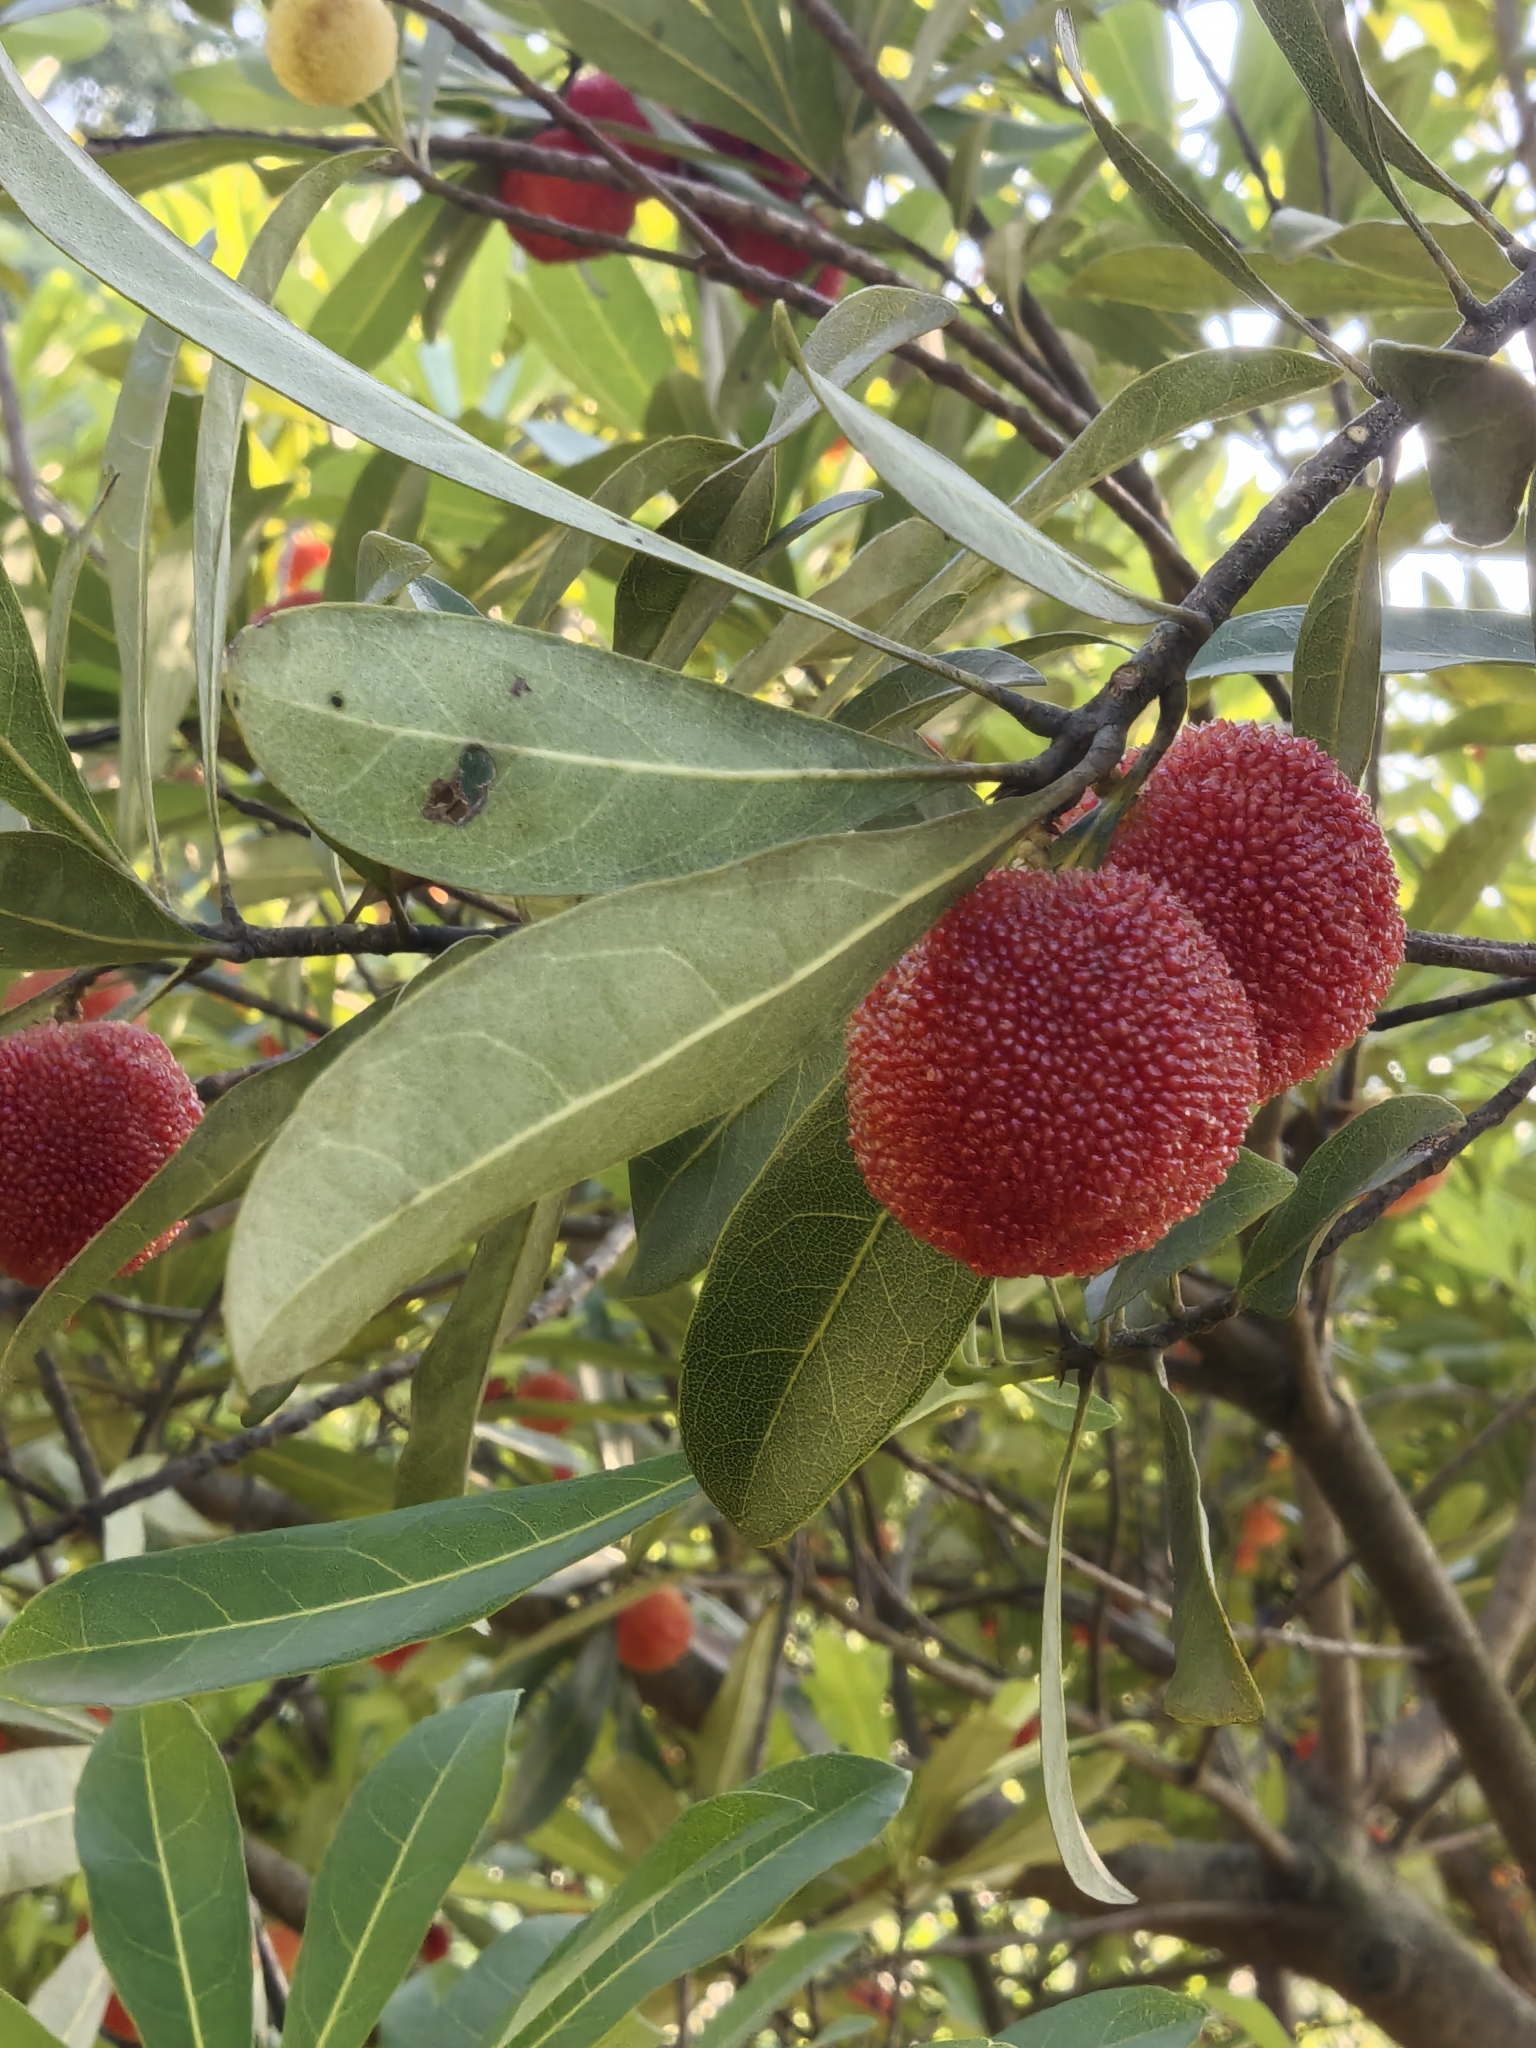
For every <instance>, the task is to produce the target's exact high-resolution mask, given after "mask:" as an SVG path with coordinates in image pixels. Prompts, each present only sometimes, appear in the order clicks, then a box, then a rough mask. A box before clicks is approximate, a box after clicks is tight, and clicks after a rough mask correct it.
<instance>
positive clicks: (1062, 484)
mask: <svg viewBox="0 0 1536 2048" xmlns="http://www.w3.org/2000/svg"><path fill="white" fill-rule="evenodd" d="M1337 375H1338V371H1337V369H1336V368H1335V367H1334V365H1333V364H1332V363H1330V362H1328V361H1327V360H1326V359H1325V358H1324V357H1322V356H1310V355H1304V354H1303V353H1302V352H1301V350H1299V349H1294V348H1219V349H1207V350H1203V351H1202V352H1201V353H1200V354H1198V355H1191V356H1175V357H1174V359H1173V361H1172V362H1168V363H1159V364H1158V365H1157V367H1156V369H1153V370H1148V371H1146V373H1145V374H1144V375H1142V376H1140V377H1137V378H1136V379H1135V380H1134V381H1133V382H1132V383H1130V384H1127V385H1126V387H1125V389H1124V390H1123V391H1117V392H1116V393H1115V395H1114V397H1113V398H1112V399H1110V401H1109V403H1108V404H1107V405H1106V406H1105V407H1104V409H1103V411H1102V412H1099V413H1096V414H1095V415H1094V417H1093V418H1092V419H1091V420H1090V421H1089V423H1088V425H1087V426H1086V427H1085V428H1084V429H1083V431H1082V432H1081V433H1080V434H1079V435H1078V437H1077V439H1076V440H1075V441H1074V442H1073V443H1072V445H1071V446H1070V447H1069V448H1067V449H1066V450H1065V451H1064V452H1063V453H1062V454H1060V455H1058V456H1057V458H1056V460H1055V461H1054V462H1053V463H1052V464H1051V466H1050V468H1049V469H1047V470H1046V471H1045V472H1044V473H1043V474H1042V475H1040V476H1037V477H1036V478H1035V480H1034V482H1033V483H1031V484H1030V485H1029V486H1028V488H1027V489H1026V490H1025V492H1024V494H1023V496H1022V497H1020V498H1018V499H1016V500H1015V501H1014V510H1015V511H1016V512H1018V513H1019V514H1021V516H1022V517H1023V518H1025V519H1043V518H1044V517H1045V515H1046V514H1047V513H1048V512H1052V511H1054V510H1055V508H1056V507H1057V506H1058V505H1060V504H1063V503H1065V501H1066V500H1067V499H1068V498H1070V497H1071V496H1072V495H1073V493H1074V492H1076V491H1081V490H1085V489H1086V488H1087V486H1088V485H1089V484H1093V483H1097V482H1098V480H1099V478H1100V477H1104V476H1109V475H1110V474H1111V473H1112V472H1113V471H1115V470H1117V469H1119V468H1120V466H1121V465H1122V464H1123V463H1126V462H1130V461H1132V460H1134V458H1135V457H1136V456H1138V455H1141V454H1143V453H1144V452H1145V451H1146V450H1147V449H1148V448H1155V447H1157V445H1158V444H1159V443H1160V442H1162V441H1171V440H1172V439H1173V438H1174V436H1175V435H1176V434H1182V433H1184V432H1186V431H1187V430H1188V429H1189V428H1190V427H1196V426H1199V425H1200V424H1201V422H1202V421H1205V420H1224V419H1230V418H1231V417H1232V416H1233V414H1235V413H1243V412H1247V411H1249V410H1250V409H1251V408H1252V407H1254V406H1256V405H1280V404H1283V403H1284V402H1285V400H1286V399H1288V398H1299V397H1300V396H1301V395H1302V393H1304V392H1307V391H1315V390H1316V389H1317V388H1318V386H1319V385H1320V384H1328V383H1331V382H1332V380H1333V379H1334V378H1335V377H1336V376H1337Z"/></svg>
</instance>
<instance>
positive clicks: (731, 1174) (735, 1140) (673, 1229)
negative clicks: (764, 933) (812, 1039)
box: [624, 1034, 843, 1295]
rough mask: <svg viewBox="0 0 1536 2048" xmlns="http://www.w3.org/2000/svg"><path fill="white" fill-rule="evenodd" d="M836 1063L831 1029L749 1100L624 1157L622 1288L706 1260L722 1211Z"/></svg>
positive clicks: (838, 1046) (672, 1283) (659, 1287)
mask: <svg viewBox="0 0 1536 2048" xmlns="http://www.w3.org/2000/svg"><path fill="white" fill-rule="evenodd" d="M842 1063H843V1044H842V1037H841V1034H839V1035H838V1036H837V1037H835V1038H829V1039H827V1040H826V1041H825V1042H824V1043H823V1044H821V1045H819V1046H817V1047H816V1048H815V1049H814V1050H813V1051H812V1052H809V1053H807V1054H806V1056H805V1058H804V1059H803V1060H798V1061H796V1063H795V1065H794V1066H792V1067H788V1068H786V1069H785V1071H784V1072H783V1073H782V1074H780V1075H779V1077H778V1079H777V1080H776V1081H773V1082H770V1084H769V1085H768V1087H766V1088H765V1089H763V1090H762V1091H761V1093H759V1094H757V1095H754V1096H753V1097H752V1099H751V1101H750V1102H744V1103H742V1104H741V1105H740V1106H739V1107H738V1108H736V1109H732V1110H729V1111H727V1113H726V1114H725V1115H724V1116H722V1117H717V1118H716V1119H715V1120H714V1121H713V1122H712V1123H707V1124H701V1125H699V1126H698V1128H697V1129H695V1130H691V1131H684V1132H683V1134H682V1136H681V1137H679V1138H670V1139H668V1141H667V1143H666V1144H665V1145H658V1146H657V1147H656V1148H655V1150H654V1151H651V1152H644V1153H642V1154H641V1155H640V1157H639V1158H638V1159H632V1160H631V1161H630V1163H629V1192H630V1199H631V1200H632V1202H633V1204H634V1210H635V1230H636V1233H637V1243H636V1246H635V1256H634V1258H633V1260H632V1261H631V1263H630V1268H629V1271H628V1273H627V1274H626V1275H625V1278H624V1292H625V1293H626V1294H629V1295H646V1294H664V1293H665V1292H666V1290H667V1289H668V1288H669V1287H676V1286H678V1285H679V1284H680V1283H681V1282H682V1281H684V1280H691V1279H692V1278H693V1276H694V1274H695V1273H698V1272H701V1271H702V1270H703V1268H704V1267H705V1266H707V1265H708V1264H709V1259H710V1254H711V1253H712V1252H713V1250H714V1248H715V1245H716V1243H717V1241H718V1240H719V1236H720V1233H721V1231H722V1230H723V1229H724V1228H725V1222H726V1218H727V1217H728V1216H729V1215H730V1213H731V1211H732V1210H733V1209H734V1208H735V1207H736V1204H737V1203H738V1202H739V1201H740V1200H741V1198H742V1196H743V1195H744V1194H745V1193H746V1191H747V1189H748V1188H749V1187H750V1186H751V1184H752V1182H753V1181H754V1180H755V1179H756V1178H757V1175H758V1173H759V1172H760V1171H761V1169H762V1166H763V1164H764V1162H765V1161H766V1160H767V1158H768V1156H769V1154H770V1153H771V1152H772V1151H773V1150H774V1148H775V1147H776V1146H777V1145H778V1142H779V1140H780V1139H781V1138H782V1137H783V1136H784V1133H785V1132H786V1131H787V1130H788V1129H789V1128H790V1126H791V1125H792V1124H794V1123H797V1122H798V1121H799V1119H800V1118H801V1116H803V1115H804V1113H805V1111H806V1110H807V1109H809V1107H810V1106H811V1104H812V1103H813V1102H814V1101H815V1099H816V1097H817V1096H818V1095H819V1094H820V1093H821V1091H822V1089H823V1088H825V1087H826V1085H827V1083H828V1082H829V1081H830V1080H831V1079H832V1076H833V1075H834V1074H835V1073H837V1072H838V1071H839V1069H840V1068H841V1066H842Z"/></svg>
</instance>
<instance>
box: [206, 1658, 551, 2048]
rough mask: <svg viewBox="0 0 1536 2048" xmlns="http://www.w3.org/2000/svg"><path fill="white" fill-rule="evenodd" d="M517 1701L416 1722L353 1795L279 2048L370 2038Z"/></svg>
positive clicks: (482, 1704)
mask: <svg viewBox="0 0 1536 2048" xmlns="http://www.w3.org/2000/svg"><path fill="white" fill-rule="evenodd" d="M517 1697H518V1696H517V1694H516V1693H505V1692H502V1693H489V1694H487V1695H485V1696H484V1697H483V1698H480V1699H472V1700H466V1701H465V1702H464V1704H463V1705H462V1706H458V1707H452V1708H450V1709H449V1710H448V1711H447V1712H446V1713H441V1714H434V1715H432V1716H431V1717H430V1718H429V1719H428V1720H425V1721H421V1722H418V1723H417V1725H416V1726H415V1727H414V1728H413V1729H412V1730H411V1732H410V1733H409V1734H408V1735H405V1736H402V1738H401V1739H400V1741H399V1742H397V1743H396V1744H395V1746H394V1748H393V1749H391V1750H390V1751H389V1753H388V1755H387V1756H386V1757H385V1758H384V1759H383V1761H382V1762H381V1763H377V1764H375V1765H374V1767H373V1769H372V1770H371V1771H370V1772H369V1773H368V1775H367V1777H366V1778H364V1780H363V1782H362V1783H361V1785H359V1786H358V1788H357V1790H356V1791H355V1792H354V1793H353V1795H352V1797H351V1799H350V1800H349V1802H348V1804H347V1809H346V1811H345V1813H343V1815H342V1817H341V1822H340V1825H339V1826H338V1827H337V1829H336V1833H335V1835H334V1836H333V1837H332V1839H331V1845H330V1847H329V1848H328V1849H327V1850H326V1852H325V1860H324V1862H323V1863H322V1864H321V1866H320V1870H319V1873H318V1875H317V1876H316V1878H315V1883H314V1890H313V1891H312V1893H311V1895H310V1902H309V1915H308V1918H307V1919H306V1921H305V1923H304V1946H303V1947H302V1948H301V1949H300V1951H299V1960H298V1967H297V1968H296V1969H295V1971H294V1975H293V1986H292V1989H291V1991H290V1993H289V1998H288V2018H287V2021H286V2023H285V2025H284V2027H283V2042H284V2048H362V2044H363V2042H364V2041H365V2040H366V2039H367V2038H368V2036H369V2034H370V2033H372V2031H373V2027H374V2023H375V2022H376V2021H377V2019H378V2017H379V2014H380V2013H381V2012H382V2011H383V2009H384V2003H385V2000H386V1999H387V1998H388V1997H389V1994H390V1992H391V1991H393V1990H394V1988H395V1986H396V1984H398V1983H399V1981H400V1979H401V1978H402V1977H403V1976H404V1975H405V1973H406V1971H407V1970H408V1969H409V1968H410V1966H411V1961H412V1959H413V1957H414V1956H415V1954H416V1951H417V1950H418V1949H419V1948H420V1946H421V1943H422V1940H423V1937H424V1936H425V1934H426V1931H427V1929H428V1927H429V1926H430V1925H431V1924H432V1916H433V1914H434V1913H435V1912H436V1911H437V1908H438V1905H439V1903H440V1901H441V1899H442V1896H443V1894H444V1892H445V1891H446V1890H447V1889H448V1886H449V1885H450V1884H451V1883H452V1881H453V1879H454V1877H455V1876H456V1875H457V1873H458V1871H459V1869H460V1868H461V1866H462V1865H463V1864H464V1862H465V1861H466V1859H467V1858H468V1856H469V1852H470V1850H471V1849H473V1847H474V1846H475V1842H476V1840H477V1839H478V1837H479V1834H480V1831H481V1829H482V1828H483V1827H484V1825H485V1822H486V1819H487V1817H488V1815H489V1814H490V1811H491V1808H492V1806H493V1805H494V1804H495V1800H496V1795H497V1793H498V1792H499V1791H500V1789H501V1777H502V1772H503V1770H504V1768H505V1766H506V1755H507V1736H508V1734H509V1733H510V1730H511V1726H512V1716H513V1714H514V1713H515V1712H516V1710H517ZM199 2048H201V2044H199Z"/></svg>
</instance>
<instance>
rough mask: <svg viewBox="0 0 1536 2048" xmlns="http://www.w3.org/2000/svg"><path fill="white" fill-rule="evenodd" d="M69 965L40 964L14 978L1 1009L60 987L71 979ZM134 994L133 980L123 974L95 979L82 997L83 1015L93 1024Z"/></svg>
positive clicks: (18, 1006) (15, 1006)
mask: <svg viewBox="0 0 1536 2048" xmlns="http://www.w3.org/2000/svg"><path fill="white" fill-rule="evenodd" d="M69 974H70V970H69V969H68V968H67V967H39V968H38V969H37V971H36V973H34V974H23V975H21V976H20V977H19V978H18V979H17V980H15V981H13V982H12V983H11V985H10V987H9V988H8V989H7V990H6V992H5V996H4V998H3V1000H0V1010H15V1009H19V1008H20V1006H21V1005H22V1004H23V1003H30V1002H31V1000H32V998H33V997H34V996H40V995H44V994H46V992H47V991H48V990H49V989H51V988H57V987H58V985H59V983H60V982H61V981H68V979H69ZM132 994H133V983H132V982H131V981H124V980H123V978H122V976H121V975H120V974H114V975H112V976H110V977H109V978H108V979H107V980H106V981H93V982H92V983H91V985H90V987H89V988H88V989H87V990H86V992H85V994H84V995H83V996H82V997H81V998H80V1014H81V1016H82V1017H83V1018H84V1019H85V1021H86V1022H87V1023H88V1024H89V1023H92V1022H94V1020H95V1019H96V1018H97V1017H105V1016H106V1014H107V1012H108V1011H109V1010H115V1009H116V1008H117V1006H118V1004H119V1003H121V1002H123V1001H125V1000H126V999H127V998H128V997H129V996H131V995H132Z"/></svg>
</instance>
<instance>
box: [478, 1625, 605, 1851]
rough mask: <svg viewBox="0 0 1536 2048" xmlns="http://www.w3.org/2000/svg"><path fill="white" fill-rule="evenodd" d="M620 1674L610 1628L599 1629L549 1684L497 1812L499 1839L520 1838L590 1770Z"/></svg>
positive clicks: (540, 1823) (538, 1824) (555, 1807)
mask: <svg viewBox="0 0 1536 2048" xmlns="http://www.w3.org/2000/svg"><path fill="white" fill-rule="evenodd" d="M618 1675H619V1664H618V1652H617V1646H616V1644H615V1641H614V1635H613V1631H612V1629H607V1628H600V1629H597V1630H595V1631H594V1632H593V1633H592V1634H591V1635H590V1636H589V1637H588V1638H587V1640H586V1642H585V1643H584V1644H583V1645H582V1648H581V1653H580V1655H579V1656H578V1657H577V1659H576V1661H575V1663H574V1664H573V1665H572V1666H571V1669H570V1670H569V1672H567V1674H566V1675H565V1677H564V1678H562V1679H561V1680H560V1681H559V1683H558V1684H556V1685H553V1686H551V1687H550V1689H549V1692H548V1693H547V1694H546V1696H545V1698H544V1701H543V1703H542V1705H541V1706H540V1707H539V1710H538V1712H537V1713H536V1714H535V1715H534V1717H533V1720H532V1722H531V1723H530V1725H529V1728H528V1732H527V1734H526V1735H525V1736H524V1738H523V1741H522V1744H521V1746H520V1748H519V1752H518V1759H517V1773H516V1776H515V1777H514V1778H513V1780H512V1783H511V1785H510V1786H509V1787H508V1790H507V1797H506V1800H505V1802H504V1803H503V1805H502V1808H501V1811H500V1813H499V1814H498V1815H497V1817H496V1835H497V1839H498V1841H505V1842H518V1841H521V1840H522V1839H523V1837H524V1836H526V1835H531V1834H533V1833H534V1831H535V1830H536V1829H538V1828H541V1827H542V1826H543V1825H544V1823H545V1821H547V1820H548V1819H549V1817H550V1815H551V1814H553V1813H554V1812H556V1811H557V1810H558V1809H559V1808H560V1807H561V1806H563V1805H564V1803H565V1800H566V1796H567V1794H568V1793H569V1792H570V1791H571V1788H572V1787H573V1786H574V1785H575V1783H576V1780H577V1779H578V1778H579V1777H580V1776H581V1774H582V1772H583V1771H584V1770H585V1769H586V1767H587V1764H588V1761H589V1760H590V1758H591V1755H592V1746H593V1744H594V1743H595V1742H596V1741H597V1737H598V1733H599V1731H600V1729H601V1728H602V1725H603V1717H604V1716H605V1715H606V1714H607V1712H608V1709H609V1707H610V1706H612V1704H613V1693H614V1686H615V1683H616V1681H617V1679H618Z"/></svg>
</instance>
